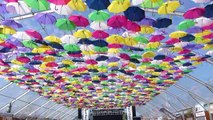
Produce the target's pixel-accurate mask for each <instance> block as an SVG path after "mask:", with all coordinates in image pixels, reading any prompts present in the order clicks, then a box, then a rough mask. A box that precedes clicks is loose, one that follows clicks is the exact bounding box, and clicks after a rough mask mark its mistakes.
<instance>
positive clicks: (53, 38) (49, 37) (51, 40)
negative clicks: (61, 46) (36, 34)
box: [44, 35, 61, 43]
mask: <svg viewBox="0 0 213 120" xmlns="http://www.w3.org/2000/svg"><path fill="white" fill-rule="evenodd" d="M44 40H47V41H49V42H57V43H61V40H60V38H58V37H56V36H53V35H51V36H47V37H45V38H44Z"/></svg>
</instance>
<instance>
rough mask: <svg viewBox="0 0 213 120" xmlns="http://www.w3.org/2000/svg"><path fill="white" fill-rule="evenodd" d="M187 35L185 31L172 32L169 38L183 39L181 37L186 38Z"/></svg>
mask: <svg viewBox="0 0 213 120" xmlns="http://www.w3.org/2000/svg"><path fill="white" fill-rule="evenodd" d="M186 35H187V33H186V32H184V31H175V32H172V33H171V34H170V35H169V37H170V38H181V37H184V36H186Z"/></svg>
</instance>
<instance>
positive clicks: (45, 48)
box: [32, 45, 53, 53]
mask: <svg viewBox="0 0 213 120" xmlns="http://www.w3.org/2000/svg"><path fill="white" fill-rule="evenodd" d="M47 50H53V48H52V47H50V46H45V45H42V46H39V47H37V48H34V49H33V50H32V52H33V53H44V52H46V51H47Z"/></svg>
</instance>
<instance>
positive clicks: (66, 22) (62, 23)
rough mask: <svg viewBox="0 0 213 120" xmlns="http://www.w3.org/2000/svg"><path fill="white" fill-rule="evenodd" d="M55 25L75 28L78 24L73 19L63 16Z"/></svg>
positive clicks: (62, 28) (66, 28)
mask: <svg viewBox="0 0 213 120" xmlns="http://www.w3.org/2000/svg"><path fill="white" fill-rule="evenodd" d="M55 25H56V26H57V27H58V28H59V29H61V30H74V29H75V28H76V25H75V24H74V23H73V22H72V21H69V20H68V19H63V18H61V19H58V20H57V21H56V23H55Z"/></svg>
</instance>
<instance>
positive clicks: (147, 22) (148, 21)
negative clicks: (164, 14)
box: [138, 18, 155, 26]
mask: <svg viewBox="0 0 213 120" xmlns="http://www.w3.org/2000/svg"><path fill="white" fill-rule="evenodd" d="M154 22H155V20H154V19H152V18H144V19H142V20H141V21H140V22H138V24H139V25H145V26H152V25H153V23H154Z"/></svg>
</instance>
